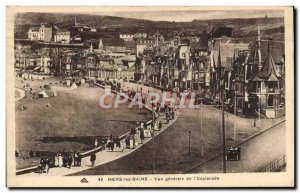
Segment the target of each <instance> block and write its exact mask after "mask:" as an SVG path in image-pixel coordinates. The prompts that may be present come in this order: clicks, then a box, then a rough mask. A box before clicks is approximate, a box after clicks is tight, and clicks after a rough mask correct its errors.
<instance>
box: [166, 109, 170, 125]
mask: <svg viewBox="0 0 300 193" xmlns="http://www.w3.org/2000/svg"><path fill="white" fill-rule="evenodd" d="M169 118H170V115H169V112H168V111H166V120H167V122H166V123H169Z"/></svg>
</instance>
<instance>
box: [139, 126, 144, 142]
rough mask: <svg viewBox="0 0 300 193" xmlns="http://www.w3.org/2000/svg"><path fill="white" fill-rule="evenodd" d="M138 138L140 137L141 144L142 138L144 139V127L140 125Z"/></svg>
mask: <svg viewBox="0 0 300 193" xmlns="http://www.w3.org/2000/svg"><path fill="white" fill-rule="evenodd" d="M140 139H141V144H143V140H144V139H145V134H144V128H142V127H141V129H140Z"/></svg>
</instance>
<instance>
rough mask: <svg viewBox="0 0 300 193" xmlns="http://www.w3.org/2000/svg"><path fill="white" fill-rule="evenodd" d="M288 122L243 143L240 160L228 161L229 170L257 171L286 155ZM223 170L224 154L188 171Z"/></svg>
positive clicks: (217, 171)
mask: <svg viewBox="0 0 300 193" xmlns="http://www.w3.org/2000/svg"><path fill="white" fill-rule="evenodd" d="M285 124H286V122H282V123H280V124H278V125H276V126H274V127H273V128H271V129H269V130H267V131H266V132H264V133H262V134H260V135H258V136H256V137H254V138H253V139H251V140H249V141H247V142H246V143H244V144H242V145H241V146H240V147H241V148H242V155H241V160H240V161H227V162H226V164H227V167H226V168H227V172H228V173H238V172H256V171H258V170H259V169H261V168H263V167H265V166H267V165H268V164H269V163H271V162H273V161H275V160H277V159H278V158H279V157H280V156H282V155H285V149H286V147H285V142H286V141H285V134H286V126H285ZM220 172H222V155H220V156H218V157H216V159H214V160H212V161H210V162H207V163H206V164H204V165H202V166H199V167H197V168H195V169H193V170H191V171H189V172H188V173H220Z"/></svg>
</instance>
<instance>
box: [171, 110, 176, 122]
mask: <svg viewBox="0 0 300 193" xmlns="http://www.w3.org/2000/svg"><path fill="white" fill-rule="evenodd" d="M174 118H175V112H174V109H173V110H172V111H171V119H172V120H173V119H174Z"/></svg>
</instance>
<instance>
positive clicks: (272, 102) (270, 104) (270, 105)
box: [268, 95, 274, 107]
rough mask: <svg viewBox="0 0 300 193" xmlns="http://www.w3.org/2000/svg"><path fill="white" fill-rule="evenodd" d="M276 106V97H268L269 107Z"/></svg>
mask: <svg viewBox="0 0 300 193" xmlns="http://www.w3.org/2000/svg"><path fill="white" fill-rule="evenodd" d="M273 104H274V95H269V96H268V107H273Z"/></svg>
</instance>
